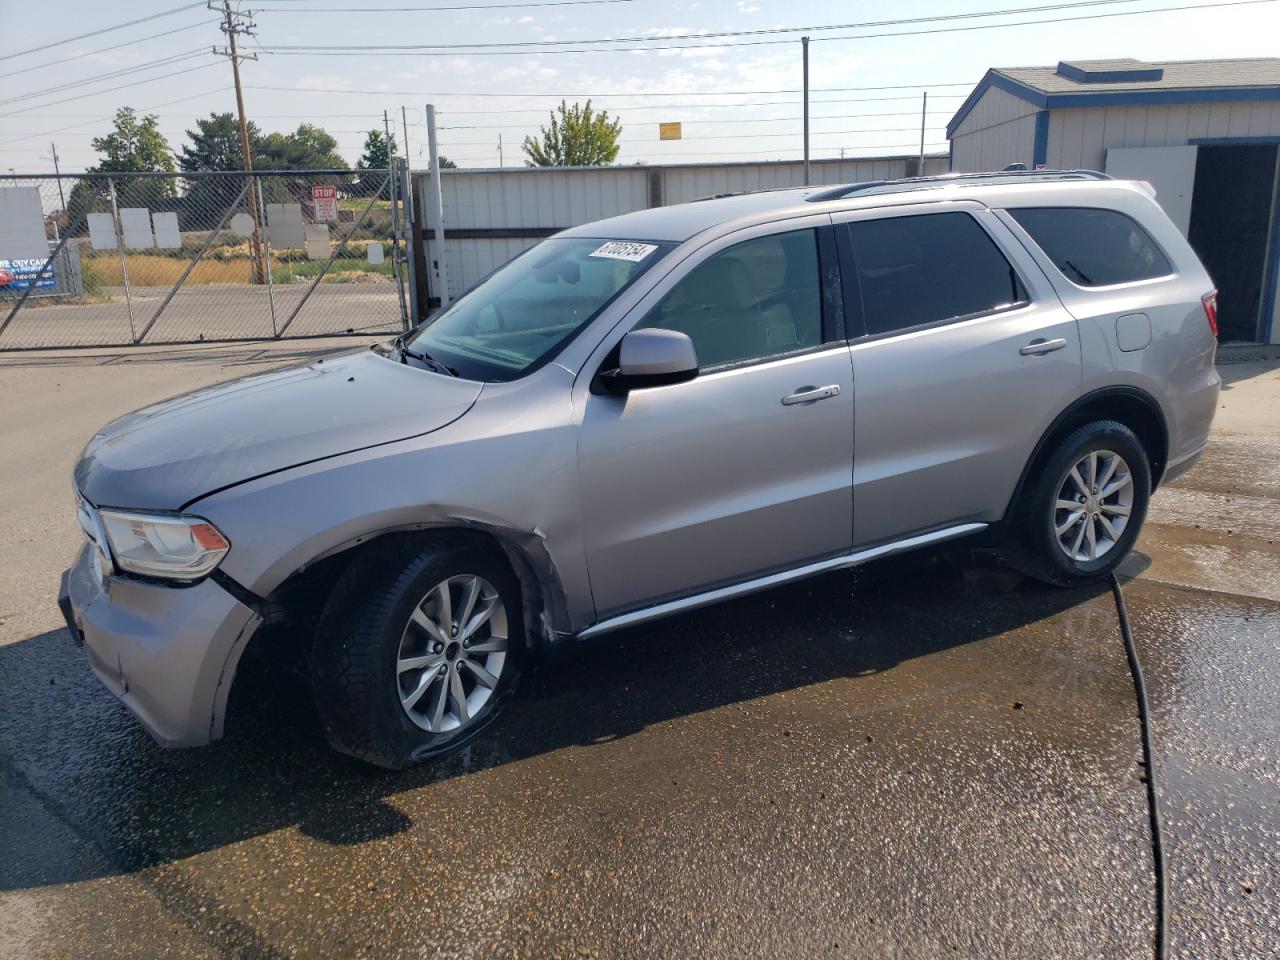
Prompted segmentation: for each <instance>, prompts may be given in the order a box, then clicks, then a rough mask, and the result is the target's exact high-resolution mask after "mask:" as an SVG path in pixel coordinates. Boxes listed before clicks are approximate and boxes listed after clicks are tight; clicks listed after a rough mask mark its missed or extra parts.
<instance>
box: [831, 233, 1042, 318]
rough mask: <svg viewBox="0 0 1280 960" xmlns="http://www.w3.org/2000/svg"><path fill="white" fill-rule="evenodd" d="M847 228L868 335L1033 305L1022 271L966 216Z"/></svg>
mask: <svg viewBox="0 0 1280 960" xmlns="http://www.w3.org/2000/svg"><path fill="white" fill-rule="evenodd" d="M848 226H849V237H850V240H851V242H852V247H853V250H852V252H853V263H854V269H855V270H856V272H857V275H858V285H859V287H860V289H861V294H862V312H863V316H864V317H865V320H866V327H867V333H869V334H877V333H890V332H892V331H895V330H904V329H906V328H908V327H918V326H921V325H924V324H931V323H939V322H941V321H945V320H955V319H958V318H960V317H968V316H973V315H975V314H981V313H990V312H992V311H994V310H1003V309H1007V308H1009V307H1012V306H1016V305H1017V304H1021V303H1025V302H1027V299H1028V298H1027V291H1026V289H1025V288H1024V287H1023V285H1022V281H1021V280H1020V279H1019V278H1018V274H1017V272H1016V271H1015V270H1014V269H1013V267H1012V266H1010V265H1009V261H1008V260H1006V259H1005V257H1004V254H1002V253H1001V252H1000V249H999V248H998V247H997V246H996V245H995V242H994V241H993V240H992V239H991V238H990V237H989V236H988V235H987V232H986V231H985V230H983V229H982V227H980V226H978V224H977V222H976V221H975V220H974V219H973V217H971V216H969V215H968V214H967V213H929V214H921V215H919V216H913V217H890V218H887V219H883V220H859V221H855V222H853V223H850V224H849V225H848Z"/></svg>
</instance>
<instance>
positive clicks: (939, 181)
mask: <svg viewBox="0 0 1280 960" xmlns="http://www.w3.org/2000/svg"><path fill="white" fill-rule="evenodd" d="M1111 179H1113V178H1112V177H1110V176H1108V175H1107V174H1105V173H1099V172H1098V171H1097V170H999V171H994V172H990V173H943V174H938V175H937V176H932V177H905V178H903V179H901V180H864V181H862V182H860V183H846V184H842V185H840V186H835V187H826V188H825V189H822V190H818V191H817V192H816V193H811V194H809V196H807V197H805V200H807V201H808V202H810V203H819V202H821V201H824V200H843V199H844V198H846V197H848V196H851V195H852V194H855V193H867V192H869V191H872V190H874V191H875V192H876V193H894V192H897V191H899V190H926V189H929V188H931V187H945V186H947V185H949V184H952V183H958V184H962V185H972V186H978V185H981V184H988V183H1040V182H1046V183H1048V182H1054V181H1063V180H1111Z"/></svg>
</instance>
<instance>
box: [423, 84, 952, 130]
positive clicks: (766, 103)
mask: <svg viewBox="0 0 1280 960" xmlns="http://www.w3.org/2000/svg"><path fill="white" fill-rule="evenodd" d="M964 86H966V87H970V88H972V87H974V86H976V84H974V83H966V84H964ZM565 96H570V94H565ZM583 96H586V94H583ZM618 96H620V97H626V96H631V94H626V93H620V94H618ZM966 96H968V94H964V93H940V94H934V97H935V98H936V99H938V100H963V99H964V98H965V97H966ZM612 97H613V95H612V94H605V95H604V96H603V97H596V96H592V99H593V100H594V99H605V100H610V99H612ZM899 100H910V101H912V102H914V103H919V102H920V95H919V94H912V95H911V96H905V97H837V98H823V99H821V100H815V99H810V100H809V102H810V103H811V104H812V103H887V102H892V101H899ZM799 104H800V101H799V100H795V99H788V100H750V101H745V102H739V103H655V104H652V105H636V104H627V105H625V106H622V107H615V106H611V107H609V109H610V110H617V111H621V110H630V111H633V112H635V111H639V110H731V109H735V108H737V107H794V106H798V105H799ZM547 112H548V111H547V110H546V109H545V108H542V107H526V108H525V109H523V110H521V109H510V110H468V109H456V110H448V111H445V110H442V111H440V115H441V116H453V115H455V114H456V115H458V116H462V115H466V116H490V115H495V116H496V115H498V114H503V113H536V114H538V116H540V117H542V116H546V114H547ZM939 112H941V111H939ZM909 113H910V114H911V116H916V115H917V111H915V110H911V111H909ZM850 116H855V114H850ZM862 116H871V114H862ZM690 122H691V123H692V122H693V121H692V120H691V121H690ZM701 122H705V123H726V122H728V121H722V120H707V121H701Z"/></svg>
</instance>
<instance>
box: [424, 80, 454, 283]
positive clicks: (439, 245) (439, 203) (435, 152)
mask: <svg viewBox="0 0 1280 960" xmlns="http://www.w3.org/2000/svg"><path fill="white" fill-rule="evenodd" d="M427 150H428V156H429V159H430V161H431V215H432V219H433V220H434V221H435V223H434V226H435V228H436V243H435V250H434V253H435V257H433V258H432V259H434V260H435V268H436V292H437V293H438V294H439V296H440V306H441V307H442V308H443V307H447V306H448V305H449V303H450V300H449V277H448V275H447V273H446V272H445V260H444V197H443V194H442V191H441V189H440V151H439V149H438V145H437V143H436V108H435V105H434V104H431V103H428V104H427Z"/></svg>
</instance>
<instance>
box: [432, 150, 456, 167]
mask: <svg viewBox="0 0 1280 960" xmlns="http://www.w3.org/2000/svg"><path fill="white" fill-rule="evenodd" d="M436 158H437V159H438V160H439V161H440V169H441V170H457V169H458V165H457V164H456V163H454V162H453V161H452V160H450V159H449V158H448V157H446V156H445V155H444V154H443V153H437V154H436Z"/></svg>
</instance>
